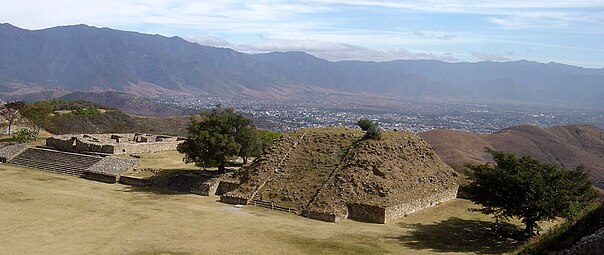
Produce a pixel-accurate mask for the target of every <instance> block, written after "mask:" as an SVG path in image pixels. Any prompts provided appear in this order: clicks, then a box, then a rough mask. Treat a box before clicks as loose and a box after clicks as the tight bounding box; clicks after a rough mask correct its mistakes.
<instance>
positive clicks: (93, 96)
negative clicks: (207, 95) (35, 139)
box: [58, 91, 199, 117]
mask: <svg viewBox="0 0 604 255" xmlns="http://www.w3.org/2000/svg"><path fill="white" fill-rule="evenodd" d="M58 99H62V100H71V101H77V100H80V101H88V102H94V103H97V104H101V105H104V106H107V107H111V108H114V109H119V110H120V111H122V112H125V113H128V114H134V115H139V116H158V117H167V116H181V115H190V114H198V113H199V111H198V110H194V109H184V108H181V107H178V106H175V105H168V104H162V103H158V102H155V101H153V100H151V99H148V98H143V97H138V96H134V95H131V94H128V93H122V92H116V91H105V92H73V93H69V94H67V95H64V96H61V97H59V98H58Z"/></svg>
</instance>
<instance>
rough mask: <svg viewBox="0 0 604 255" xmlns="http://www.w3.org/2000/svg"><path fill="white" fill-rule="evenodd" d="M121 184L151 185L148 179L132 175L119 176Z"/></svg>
mask: <svg viewBox="0 0 604 255" xmlns="http://www.w3.org/2000/svg"><path fill="white" fill-rule="evenodd" d="M118 182H119V183H121V184H125V185H130V186H138V187H147V186H151V184H152V182H151V180H149V179H145V178H138V177H132V176H120V179H119V181H118Z"/></svg>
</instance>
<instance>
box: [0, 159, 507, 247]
mask: <svg viewBox="0 0 604 255" xmlns="http://www.w3.org/2000/svg"><path fill="white" fill-rule="evenodd" d="M217 199H218V197H203V196H197V195H191V194H179V193H170V192H166V191H159V190H152V189H141V188H134V187H129V186H125V185H121V184H105V183H99V182H94V181H88V180H84V179H79V178H75V177H70V176H63V175H58V174H54V173H48V172H43V171H39V170H34V169H28V168H21V167H16V166H12V165H8V164H2V165H0V219H1V221H0V244H2V245H0V254H389V253H392V254H434V253H448V254H477V253H479V254H501V253H507V252H512V251H513V250H514V249H515V247H516V246H515V245H514V244H510V243H508V242H507V241H505V240H499V239H497V238H495V237H493V236H491V235H490V234H489V233H488V232H489V230H488V228H489V226H490V224H491V222H492V220H491V219H490V218H489V217H487V216H484V215H481V214H479V213H476V212H470V211H468V208H469V207H471V206H472V204H471V203H470V202H469V201H466V200H454V201H450V202H447V203H443V204H441V205H438V206H436V207H433V208H430V209H427V210H424V211H422V212H419V213H415V214H413V215H410V216H408V217H406V218H403V219H401V220H400V221H398V222H395V223H389V224H385V225H380V224H369V223H360V222H355V221H349V220H345V221H343V222H339V223H325V222H321V221H316V220H310V219H307V218H304V217H299V216H295V215H290V214H286V213H280V212H275V211H270V210H267V209H263V208H256V207H253V206H245V207H236V206H232V205H227V204H222V203H219V202H216V200H217Z"/></svg>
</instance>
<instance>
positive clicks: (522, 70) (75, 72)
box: [0, 24, 604, 111]
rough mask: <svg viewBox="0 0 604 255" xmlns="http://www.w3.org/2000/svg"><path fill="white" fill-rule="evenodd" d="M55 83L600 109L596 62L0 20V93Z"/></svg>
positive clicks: (602, 73)
mask: <svg viewBox="0 0 604 255" xmlns="http://www.w3.org/2000/svg"><path fill="white" fill-rule="evenodd" d="M57 89H58V90H66V91H121V92H128V93H131V94H135V95H140V96H145V97H160V96H164V95H179V94H180V95H184V94H186V95H212V96H245V97H255V98H265V99H268V98H304V97H306V96H308V95H312V94H326V93H330V94H343V95H351V94H354V95H371V96H378V97H387V98H395V99H405V100H422V101H428V102H430V101H434V102H465V103H501V104H521V105H540V106H556V107H567V108H577V109H578V108H582V109H590V110H596V111H601V110H604V101H603V100H601V98H604V69H589V68H581V67H576V66H570V65H564V64H557V63H549V64H543V63H537V62H531V61H525V60H522V61H512V62H477V63H446V62H441V61H434V60H397V61H387V62H371V61H338V62H331V61H327V60H324V59H320V58H317V57H314V56H312V55H309V54H306V53H303V52H273V53H265V54H246V53H242V52H237V51H234V50H232V49H227V48H216V47H210V46H203V45H199V44H196V43H192V42H189V41H186V40H184V39H182V38H179V37H164V36H161V35H150V34H142V33H137V32H128V31H120V30H114V29H109V28H97V27H91V26H87V25H75V26H62V27H54V28H48V29H42V30H26V29H21V28H18V27H15V26H13V25H10V24H0V93H1V94H4V95H16V94H27V93H32V92H40V91H44V90H57Z"/></svg>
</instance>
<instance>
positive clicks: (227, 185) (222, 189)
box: [216, 180, 240, 196]
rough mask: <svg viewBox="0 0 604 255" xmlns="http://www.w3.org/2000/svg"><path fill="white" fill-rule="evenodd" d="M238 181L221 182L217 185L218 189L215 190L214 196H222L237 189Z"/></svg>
mask: <svg viewBox="0 0 604 255" xmlns="http://www.w3.org/2000/svg"><path fill="white" fill-rule="evenodd" d="M239 185H240V184H239V182H238V181H234V180H233V181H230V180H221V181H220V184H219V185H218V189H216V195H219V196H220V195H222V194H225V193H227V192H231V191H233V190H235V189H237V188H238V187H239Z"/></svg>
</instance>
